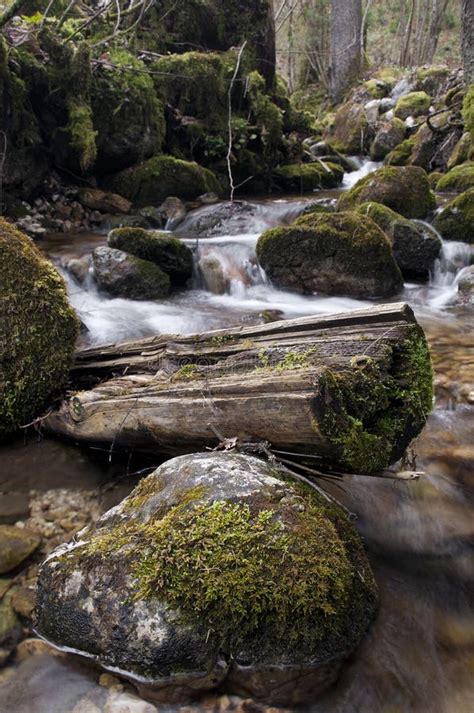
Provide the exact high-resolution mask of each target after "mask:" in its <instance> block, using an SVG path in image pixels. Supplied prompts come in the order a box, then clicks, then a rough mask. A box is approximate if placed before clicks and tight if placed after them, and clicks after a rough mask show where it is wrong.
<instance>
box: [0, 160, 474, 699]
mask: <svg viewBox="0 0 474 713" xmlns="http://www.w3.org/2000/svg"><path fill="white" fill-rule="evenodd" d="M377 167H378V164H373V163H371V162H360V163H359V169H358V171H356V172H355V173H354V174H349V175H348V176H346V180H345V183H344V186H343V188H345V189H347V188H348V187H350V186H351V185H353V184H354V183H355V182H356V180H358V178H360V177H361V176H362V175H366V174H367V173H369V172H370V171H371V170H374V169H375V168H377ZM337 194H338V191H325V192H319V193H318V194H315V195H314V196H312V197H311V198H305V199H302V198H288V199H285V200H266V201H262V202H255V201H250V207H249V206H248V204H246V206H247V207H246V208H245V210H244V209H242V214H241V215H239V217H238V219H229V220H224V221H223V222H222V224H221V225H220V226H219V225H218V226H214V227H213V228H212V230H210V231H208V232H207V234H208V235H209V234H210V237H205V234H206V233H205V231H203V224H204V222H205V220H207V218H208V216H209V215H212V212H213V210H215V206H211V207H205V208H202V209H199V210H198V211H195V212H193V213H192V214H190V215H189V216H188V217H187V218H186V219H185V222H184V223H183V224H181V225H180V226H179V235H180V236H182V238H183V239H184V240H185V241H186V243H187V244H188V245H189V246H190V247H191V248H192V249H193V251H194V256H195V274H194V281H193V286H192V289H189V290H187V291H185V292H183V293H181V294H178V295H176V296H173V297H172V298H170V299H169V300H166V301H164V302H160V303H156V302H131V301H129V300H125V299H112V298H110V297H108V296H106V295H104V294H102V293H100V292H99V291H98V290H97V288H96V287H95V285H94V282H93V279H92V275H89V276H88V277H87V279H86V280H85V282H84V283H83V284H82V285H81V284H79V283H78V282H77V281H76V280H75V279H74V278H73V277H71V276H70V275H69V273H68V272H67V271H64V274H65V277H66V280H67V283H68V288H69V293H70V297H71V301H72V303H73V305H74V306H75V308H76V309H77V311H78V312H79V314H80V316H81V319H82V321H83V323H84V324H85V326H86V327H87V332H86V333H85V334H84V335H83V341H84V343H89V344H97V343H100V342H109V341H121V340H125V339H129V338H135V337H140V336H146V335H151V334H158V333H178V332H179V333H193V332H200V331H203V330H209V329H215V328H219V327H226V326H235V325H238V324H245V323H253V322H256V321H258V320H262V319H268V318H269V317H270V318H291V317H297V316H302V315H311V314H316V313H320V314H327V313H334V312H339V311H343V310H351V309H357V308H361V307H367V306H368V303H367V302H362V301H360V300H354V299H350V298H346V297H325V296H323V295H314V296H300V295H296V294H293V293H289V292H285V291H282V290H277V289H275V288H274V287H273V286H272V285H271V284H270V283H269V282H268V280H267V279H266V276H265V274H264V273H263V271H262V270H261V269H260V268H259V266H258V264H257V261H256V257H255V246H256V242H257V239H258V236H259V235H260V233H261V232H262V231H263V230H265V229H266V228H268V227H273V226H275V225H281V224H287V223H289V222H291V221H292V220H294V219H295V218H296V217H297V216H298V215H299V214H301V213H302V212H303V211H304V210H305V208H306V207H307V205H308V203H311V202H314V201H315V200H317V201H325V202H327V201H331V200H334V199H335V198H336V197H337ZM421 227H422V228H423V227H424V228H425V229H426V230H430V229H432V228H431V227H430V226H423V225H421ZM105 241H106V237H105V236H103V235H102V236H101V235H98V236H83V235H82V236H77V237H75V238H73V237H71V236H52V237H51V238H49V239H47V240H46V241H45V242H44V245H43V248H44V250H45V251H46V252H47V253H48V254H49V255H50V256H51V258H52V259H53V260H54V261H55V262H56V264H58V265H59V266H60V267H61V266H64V265H65V264H66V262H67V260H68V259H70V258H72V257H81V256H82V255H86V254H88V253H90V251H91V250H92V249H93V248H94V247H95V246H97V245H100V244H105ZM472 262H474V251H473V248H472V247H470V246H468V245H466V244H463V243H454V242H452V243H448V242H445V243H443V249H442V253H441V255H440V258H439V260H438V261H437V263H436V265H435V267H434V270H433V273H432V275H431V279H430V281H429V282H428V283H427V284H423V285H420V284H406V285H405V288H404V292H403V294H402V295H398V296H397V298H396V300H397V301H400V300H406V301H407V302H409V303H410V304H411V305H412V306H413V308H414V309H415V312H416V314H417V316H418V319H419V321H420V322H421V324H422V325H423V326H424V328H425V329H426V331H427V334H428V337H429V339H430V341H431V342H432V345H433V349H434V358H435V366H436V368H437V376H436V379H437V387H438V388H437V393H438V399H437V402H436V406H435V410H434V413H433V415H432V416H431V418H430V420H429V423H428V425H427V427H426V429H425V431H424V432H423V434H422V435H421V437H420V438H419V439H418V442H417V444H416V452H417V458H418V463H417V466H418V468H419V469H422V470H424V471H425V472H426V476H425V477H423V478H422V479H420V480H419V481H417V482H414V483H413V482H411V483H403V482H394V481H385V480H378V479H374V478H368V477H355V476H353V477H350V478H346V479H345V482H344V493H343V494H341V493H340V492H338V493H337V496H338V497H339V498H341V497H342V499H343V500H344V502H345V504H346V506H347V507H348V508H349V509H350V510H352V511H353V512H354V513H355V514H356V515H357V519H356V525H357V527H358V528H359V530H360V531H361V533H362V534H363V536H364V537H365V539H366V542H367V545H368V548H369V552H370V556H371V559H372V562H373V566H374V571H375V573H376V576H377V580H378V583H379V588H380V594H381V607H380V612H379V616H378V619H377V621H376V623H375V625H374V627H373V628H372V630H371V632H370V634H369V635H368V637H367V638H366V640H365V641H364V643H363V644H362V646H361V647H360V649H359V650H358V651H357V653H356V654H355V656H354V657H353V659H352V661H351V662H350V663H349V665H348V666H347V668H346V669H345V672H344V674H343V676H342V678H341V679H340V680H339V682H338V683H337V685H336V686H335V687H334V688H333V689H332V690H331V691H330V692H329V693H328V694H327V695H326V696H325V697H324V699H322V700H321V701H318V702H317V703H315V702H310V701H309V702H308V703H309V704H310V705H311V708H312V709H313V710H314V711H315V713H471V712H472V711H473V710H474V608H473V603H474V602H473V598H474V586H473V585H474V581H473V580H474V558H473V544H474V519H473V517H472V507H473V504H474V435H473V422H474V419H473V413H474V407H473V406H472V405H471V404H472V403H473V402H474V394H473V393H472V388H473V386H472V381H473V378H472V376H473V369H474V343H473V339H472V330H473V327H474V310H473V309H472V307H470V308H469V307H466V306H462V305H459V304H458V303H457V285H458V281H459V279H460V277H461V276H462V274H463V273H464V272H465V270H466V268H467V266H468V265H470V264H471V263H472ZM209 287H212V288H213V289H214V290H215V292H211V291H210V290H209ZM262 315H263V316H262ZM101 455H102V456H105V457H101ZM0 459H1V461H0V462H1V463H2V466H3V467H2V469H1V473H2V475H1V476H0V491H3V492H4V493H6V494H7V495H8V494H9V495H11V494H12V493H14V494H16V495H17V496H21V495H22V494H24V493H26V492H28V491H30V490H38V489H39V490H41V489H45V490H51V489H52V490H53V491H54V489H55V488H57V489H58V492H59V489H61V491H63V490H64V489H66V490H67V489H69V490H72V491H74V490H75V489H77V490H81V489H82V490H90V491H94V492H96V491H97V489H99V491H100V489H101V488H104V486H105V492H109V495H110V492H111V493H112V494H111V495H110V497H108V498H105V500H103V501H102V502H101V507H103V508H105V507H109V506H110V504H111V503H112V502H114V501H117V500H118V499H119V498H120V497H122V496H123V495H124V493H125V492H127V491H128V490H130V488H131V487H132V486H133V484H134V483H135V482H136V477H128V476H129V474H130V473H131V472H134V470H136V469H137V468H138V466H137V465H135V464H131V463H122V462H120V461H118V462H115V463H114V462H112V463H111V462H110V458H109V457H108V454H107V453H106V454H97V453H92V452H90V451H78V450H76V449H75V448H73V447H72V446H68V445H63V444H58V443H55V442H53V441H39V442H38V441H34V440H33V441H32V440H31V439H30V440H29V441H19V442H17V443H15V444H14V445H13V446H11V447H8V448H4V449H3V451H2V452H0ZM113 483H118V484H119V485H118V486H117V488H118V489H117V490H115V488H114V486H113ZM107 484H109V486H110V490H109V491H108V490H107ZM7 495H5V496H3V497H7ZM1 497H2V496H1V495H0V518H1V515H2V500H1ZM37 658H38V662H37V663H36V664H34V663H32V662H31V661H27V662H26V663H25V664H23V665H22V666H21V667H20V668H19V669H18V670H17V672H16V673H15V674H14V677H13V678H12V679H11V682H13V684H14V685H12V683H10V687H9V688H8V689H7V694H8V695H7V697H6V699H5V700H8V706H7V708H5V711H6V710H7V709H8V711H10V712H11V713H24V712H25V713H26V711H32V713H50V711H56V710H58V711H66V710H69V709H70V708H72V707H73V705H71V701H76V700H77V698H76V697H75V696H76V692H77V690H79V689H80V690H81V691H82V690H83V689H84V690H87V691H88V695H89V694H90V695H91V696H92V697H93V696H96V697H97V701H98V700H99V698H100V696H101V695H102V693H101V691H100V688H99V687H98V686H97V685H96V684H95V683H93V677H92V673H91V672H90V671H89V669H87V668H83V667H78V666H77V665H74V666H73V665H72V664H67V663H65V662H63V661H60V660H57V661H56V660H55V661H52V660H51V659H47V660H45V661H44V662H43V663H41V661H40V659H41V658H42V657H37ZM6 685H8V684H6ZM12 691H13V692H12ZM15 691H16V692H15ZM81 695H82V694H81ZM32 700H35V701H36V703H35V705H34V707H28V706H29V705H31V701H32ZM91 700H92V699H91ZM97 705H99V708H98V709H99V710H100V704H99V703H97ZM0 710H1V711H2V712H3V710H4V709H3V708H2V703H1V684H0ZM96 710H97V708H96Z"/></svg>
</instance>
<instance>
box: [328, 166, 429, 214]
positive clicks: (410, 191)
mask: <svg viewBox="0 0 474 713" xmlns="http://www.w3.org/2000/svg"><path fill="white" fill-rule="evenodd" d="M367 201H374V202H375V203H382V204H383V205H386V206H387V207H388V208H391V209H392V210H394V211H395V212H396V213H400V214H401V215H403V216H405V218H420V219H423V218H426V216H427V215H428V213H429V212H430V211H431V210H434V209H435V208H436V199H435V196H434V194H433V193H432V191H431V189H430V184H429V181H428V175H427V173H426V171H424V170H423V169H422V168H420V167H418V166H401V167H395V166H390V167H385V168H380V169H379V170H378V171H374V173H370V174H369V175H368V176H364V178H361V179H360V181H358V182H357V183H356V185H355V186H354V187H353V188H351V190H350V191H347V193H343V194H342V196H341V197H340V198H339V200H338V203H337V207H338V210H350V209H351V208H355V207H356V206H358V205H361V203H366V202H367Z"/></svg>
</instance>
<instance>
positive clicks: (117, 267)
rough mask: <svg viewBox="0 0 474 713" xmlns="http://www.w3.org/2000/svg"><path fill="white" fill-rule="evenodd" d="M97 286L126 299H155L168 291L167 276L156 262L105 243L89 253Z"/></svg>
mask: <svg viewBox="0 0 474 713" xmlns="http://www.w3.org/2000/svg"><path fill="white" fill-rule="evenodd" d="M92 261H93V264H94V274H95V278H96V280H97V284H98V285H99V287H100V288H101V289H103V290H105V291H106V292H108V293H109V294H111V295H114V296H115V297H126V298H128V299H130V300H159V299H163V298H164V297H167V296H168V294H169V291H170V278H169V277H168V275H167V274H166V273H164V272H163V270H161V268H159V267H158V265H155V264H153V263H152V262H149V261H148V260H141V259H140V258H137V257H135V256H133V255H129V254H127V253H125V252H123V251H122V250H115V249H113V248H108V247H105V246H104V247H100V248H96V249H95V250H94V252H93V253H92Z"/></svg>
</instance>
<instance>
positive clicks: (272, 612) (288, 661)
mask: <svg viewBox="0 0 474 713" xmlns="http://www.w3.org/2000/svg"><path fill="white" fill-rule="evenodd" d="M375 608H376V590H375V584H374V580H373V576H372V573H371V570H370V567H369V564H368V562H367V559H366V556H365V554H364V550H363V546H362V543H361V541H360V539H359V537H358V535H357V533H356V532H355V530H354V528H353V526H352V525H351V523H350V522H349V520H348V519H347V517H346V515H345V514H344V513H343V512H342V511H341V510H340V509H339V508H338V507H337V506H335V505H333V504H332V503H330V502H329V501H327V500H325V499H324V498H322V497H321V496H320V495H318V494H316V493H315V492H313V491H311V490H309V489H307V488H305V487H302V486H301V485H300V484H298V483H294V482H291V480H290V479H289V474H288V471H286V470H285V469H284V468H279V467H275V466H274V465H271V464H269V463H267V462H264V461H262V460H259V459H257V458H254V457H249V456H244V455H240V454H235V453H233V454H230V453H225V454H223V453H221V454H218V453H199V454H194V455H188V456H182V457H180V458H174V459H173V460H170V461H168V462H166V463H165V464H163V465H162V466H161V467H160V468H158V470H156V471H155V473H153V474H152V475H151V476H149V477H148V478H146V479H144V480H143V481H142V482H141V483H140V484H139V485H138V487H137V488H136V489H135V490H134V491H133V492H132V493H131V494H130V496H129V497H128V498H126V499H125V500H124V501H123V502H122V503H121V504H120V505H119V506H117V507H116V508H113V509H112V510H110V511H109V512H107V513H105V515H104V516H103V517H102V518H101V519H100V520H99V521H98V522H97V523H96V524H95V525H94V526H91V527H90V528H88V529H87V530H85V531H83V532H82V533H81V535H80V540H79V541H78V542H77V543H75V544H74V545H72V546H69V547H64V548H60V549H59V550H57V551H56V552H55V553H53V554H52V555H51V556H50V557H49V558H48V559H47V560H46V562H45V563H44V564H43V565H42V568H41V571H40V574H39V582H38V593H37V617H38V621H37V626H38V630H39V632H40V633H41V634H42V636H44V637H45V638H46V639H48V640H49V641H51V642H52V643H54V644H55V645H57V646H60V647H70V648H73V649H74V650H75V651H76V652H78V653H82V654H83V655H85V656H89V657H92V658H94V659H96V660H97V661H99V662H100V663H101V664H102V665H104V666H105V667H110V668H113V669H114V670H115V671H121V672H122V673H123V675H125V676H128V677H130V678H131V679H135V680H138V681H140V682H141V684H142V685H145V686H147V687H148V689H154V695H155V696H156V697H157V698H161V699H163V700H165V699H167V700H177V699H178V698H179V697H181V696H183V695H185V694H191V695H193V694H194V695H195V694H196V693H198V692H200V691H205V690H209V689H212V688H215V687H216V686H218V685H220V686H222V687H223V688H224V690H227V691H229V692H233V693H238V694H241V695H248V696H252V697H255V698H260V699H264V700H266V701H268V702H270V703H273V704H275V703H277V704H285V705H297V704H299V703H302V702H305V701H308V700H311V698H312V697H314V696H316V695H318V694H319V693H320V692H321V691H322V690H323V689H324V688H326V687H327V686H328V685H330V684H331V683H333V682H334V680H335V679H336V677H337V675H338V672H339V670H340V667H341V664H342V662H343V661H344V659H345V658H347V656H348V655H349V654H350V653H351V652H352V651H353V650H354V648H355V647H356V646H357V645H358V643H359V642H360V640H361V638H362V636H363V635H364V633H365V632H366V630H367V628H368V626H369V624H370V622H371V620H372V619H373V617H374V613H375Z"/></svg>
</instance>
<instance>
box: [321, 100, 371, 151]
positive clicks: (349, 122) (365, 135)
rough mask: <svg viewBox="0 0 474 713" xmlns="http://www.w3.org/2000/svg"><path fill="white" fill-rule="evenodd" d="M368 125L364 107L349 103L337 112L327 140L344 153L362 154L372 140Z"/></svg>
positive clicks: (327, 134) (326, 136)
mask: <svg viewBox="0 0 474 713" xmlns="http://www.w3.org/2000/svg"><path fill="white" fill-rule="evenodd" d="M368 125H369V124H368V120H367V115H366V113H365V109H364V105H363V104H358V103H356V102H347V103H346V104H343V105H342V106H341V107H340V108H339V109H338V110H337V112H336V115H335V117H334V121H333V123H332V124H331V126H330V127H329V129H328V130H327V131H326V133H325V138H327V139H328V140H329V141H332V142H333V143H334V145H335V146H336V148H337V149H338V150H339V151H342V152H343V153H348V154H362V153H364V150H365V148H366V146H368V145H369V142H370V139H371V135H370V131H369V130H368Z"/></svg>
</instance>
